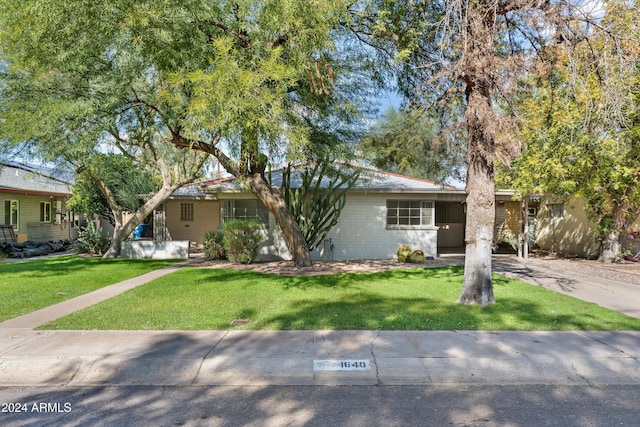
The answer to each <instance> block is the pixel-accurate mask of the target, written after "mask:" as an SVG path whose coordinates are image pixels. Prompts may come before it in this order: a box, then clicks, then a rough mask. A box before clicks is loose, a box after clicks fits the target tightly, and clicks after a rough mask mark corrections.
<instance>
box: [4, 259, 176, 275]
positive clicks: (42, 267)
mask: <svg viewBox="0 0 640 427" xmlns="http://www.w3.org/2000/svg"><path fill="white" fill-rule="evenodd" d="M171 262H178V260H175V261H166V260H148V259H145V260H142V259H122V258H118V259H103V258H86V257H80V256H61V257H52V258H45V259H34V260H29V261H24V262H12V263H2V264H0V272H1V273H3V274H20V275H21V276H22V277H34V278H40V279H42V278H46V277H51V276H55V277H59V276H61V275H66V274H70V273H74V272H80V271H81V272H90V271H91V270H92V269H94V268H98V267H101V266H105V265H108V264H114V265H116V266H123V267H126V268H135V267H136V266H140V269H141V270H144V271H149V270H151V269H159V268H163V267H166V266H167V265H169V264H170V263H171ZM141 274H142V273H141Z"/></svg>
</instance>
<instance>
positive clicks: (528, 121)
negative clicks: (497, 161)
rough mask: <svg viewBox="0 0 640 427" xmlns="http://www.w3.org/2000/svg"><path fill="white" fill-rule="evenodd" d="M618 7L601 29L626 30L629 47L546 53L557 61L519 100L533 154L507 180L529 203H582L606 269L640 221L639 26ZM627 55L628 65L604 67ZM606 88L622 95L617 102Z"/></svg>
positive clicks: (603, 40)
mask: <svg viewBox="0 0 640 427" xmlns="http://www.w3.org/2000/svg"><path fill="white" fill-rule="evenodd" d="M614 6H615V5H610V7H609V8H605V9H603V11H602V14H603V16H602V25H604V26H606V27H608V28H623V29H624V32H625V34H626V36H627V37H626V39H625V40H620V41H619V43H617V44H616V45H613V44H611V40H609V39H608V38H607V37H602V36H601V35H600V36H592V37H591V39H590V43H589V44H586V43H583V44H579V45H577V46H573V47H572V50H573V52H571V55H570V54H569V52H567V50H566V48H565V47H564V46H554V47H553V48H552V50H551V49H550V50H551V51H550V52H547V54H548V55H549V56H550V57H554V58H556V60H555V61H553V63H552V64H549V66H547V67H539V68H538V69H537V73H536V74H535V75H533V76H532V77H531V78H532V80H533V83H534V84H535V90H533V91H531V92H529V93H526V94H523V96H522V97H521V98H520V99H519V100H518V104H519V105H520V109H521V110H522V112H521V117H522V118H523V119H524V120H523V123H525V125H526V126H522V128H521V133H520V134H521V137H522V139H523V140H524V141H526V143H527V146H528V147H527V150H526V151H525V152H524V153H523V155H522V157H521V158H520V159H518V161H517V162H515V164H514V165H513V167H512V168H510V169H509V170H507V174H506V178H507V182H508V185H510V186H512V187H514V188H517V189H518V190H520V192H521V194H523V195H525V196H526V195H527V194H551V195H554V196H555V197H560V198H564V199H570V198H572V197H574V196H581V197H583V198H584V199H585V201H586V211H587V215H588V216H589V218H590V219H592V220H593V221H594V223H595V224H596V231H597V237H598V239H599V241H600V243H601V251H600V260H601V261H603V262H612V261H614V260H616V259H617V258H618V257H619V255H620V253H621V245H620V235H621V233H623V232H624V231H625V230H626V229H627V228H628V227H630V226H631V224H633V222H634V221H635V220H636V219H637V218H638V215H640V187H639V186H638V185H636V183H637V180H638V178H639V177H640V162H639V159H640V143H639V140H638V136H639V135H640V114H639V113H638V106H639V105H640V66H639V64H638V59H640V22H639V21H638V19H637V15H635V14H630V13H624V10H620V9H618V8H616V7H614ZM594 50H595V51H597V52H598V53H599V54H600V55H594V54H593V52H594ZM604 54H606V55H604ZM620 54H622V55H623V57H624V58H625V59H626V61H624V62H622V63H620V62H618V61H616V62H611V61H606V60H604V59H605V58H607V56H608V57H611V56H615V55H620ZM602 82H606V84H607V85H608V86H613V87H615V88H616V90H615V94H617V95H618V96H617V98H616V99H615V100H614V101H615V102H613V103H612V102H611V101H610V100H607V99H606V97H608V96H611V95H612V93H611V91H607V90H603V88H602Z"/></svg>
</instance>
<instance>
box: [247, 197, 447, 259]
mask: <svg viewBox="0 0 640 427" xmlns="http://www.w3.org/2000/svg"><path fill="white" fill-rule="evenodd" d="M388 199H401V200H434V201H435V198H429V196H427V195H411V194H406V195H405V194H353V193H352V194H349V195H348V196H347V202H346V204H345V207H344V209H343V210H342V215H341V216H340V219H339V221H338V224H336V226H335V227H334V228H333V229H332V230H331V232H330V233H329V234H328V235H327V237H326V239H325V240H330V244H331V245H332V246H333V251H332V252H331V251H330V250H328V249H329V244H327V245H326V247H325V245H320V247H319V248H318V249H317V250H314V251H313V252H312V253H311V256H312V257H313V258H314V259H316V260H317V259H324V260H331V259H333V260H336V261H346V260H359V259H393V258H395V257H396V250H397V249H398V247H399V246H401V245H409V246H410V247H411V248H412V249H414V250H416V249H419V250H422V251H423V252H424V254H425V256H426V257H433V258H436V257H437V242H438V240H437V239H438V237H437V233H438V228H437V227H435V226H431V227H421V228H419V229H417V228H407V229H387V225H386V215H387V200H388ZM274 230H277V231H274ZM268 236H269V237H268V240H267V241H266V242H265V243H264V244H263V245H262V246H261V248H260V251H259V256H258V258H259V259H268V258H274V257H278V258H282V259H287V260H289V259H291V254H290V253H289V251H288V250H287V245H286V243H285V241H284V238H283V237H282V233H281V232H280V231H279V228H278V227H277V225H276V224H275V222H274V221H273V219H271V224H270V227H269V231H268ZM325 249H327V250H325Z"/></svg>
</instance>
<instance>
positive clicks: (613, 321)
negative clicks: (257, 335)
mask: <svg viewBox="0 0 640 427" xmlns="http://www.w3.org/2000/svg"><path fill="white" fill-rule="evenodd" d="M462 274H463V268H462V267H447V268H437V269H411V270H393V271H387V272H382V273H375V274H337V275H330V276H299V277H281V276H277V275H269V274H261V273H255V272H248V271H241V270H217V269H202V268H184V269H182V270H180V271H177V272H175V273H173V274H170V275H168V276H164V277H162V278H159V279H157V280H155V281H153V282H151V283H149V284H147V285H144V286H141V287H139V288H136V289H133V290H131V291H128V292H126V293H124V294H122V295H120V296H118V297H115V298H112V299H110V300H108V301H105V302H103V303H100V304H98V305H96V306H93V307H90V308H87V309H85V310H82V311H80V312H77V313H73V314H71V315H69V316H67V317H64V318H62V319H59V320H57V321H55V322H52V323H51V324H48V325H45V326H44V327H43V328H44V329H103V330H105V329H158V330H207V329H236V328H237V329H271V330H290V329H299V330H304V329H371V330H375V329H384V330H454V329H468V330H469V329H483V330H640V319H635V318H632V317H628V316H625V315H623V314H621V313H618V312H615V311H612V310H608V309H605V308H601V307H599V306H597V305H595V304H591V303H588V302H583V301H580V300H577V299H574V298H571V297H568V296H565V295H562V294H558V293H555V292H551V291H548V290H546V289H544V288H541V287H537V286H532V285H529V284H526V283H524V282H521V281H517V280H510V279H507V278H505V277H502V276H499V275H495V276H494V288H495V294H496V299H497V301H498V303H497V304H495V305H492V306H489V307H487V308H485V309H483V308H481V307H479V306H463V305H460V304H458V303H457V302H456V299H457V298H458V296H459V293H460V289H461V285H462ZM238 319H248V320H249V321H248V323H245V324H241V325H238V326H231V322H232V321H233V320H238Z"/></svg>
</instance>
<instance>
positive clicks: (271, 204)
mask: <svg viewBox="0 0 640 427" xmlns="http://www.w3.org/2000/svg"><path fill="white" fill-rule="evenodd" d="M247 133H248V134H249V136H251V137H253V138H255V134H254V135H251V133H250V132H247ZM172 136H173V139H172V142H173V144H174V145H175V146H176V147H183V148H189V149H191V150H198V151H203V152H205V153H209V154H211V155H213V156H214V157H215V158H216V159H218V161H219V162H220V164H221V165H222V166H223V167H224V168H225V169H226V170H227V172H229V173H230V174H232V175H233V176H235V177H236V178H239V179H243V180H244V182H245V183H246V184H247V185H248V186H249V190H250V191H251V192H252V193H253V195H254V196H256V198H257V199H258V200H260V202H262V204H263V205H264V206H265V207H266V208H267V209H268V210H269V212H271V214H272V215H273V216H274V218H275V220H276V222H277V223H278V225H279V226H280V229H281V230H282V233H283V234H284V237H285V239H286V240H287V247H288V248H289V252H291V256H292V257H293V263H294V265H295V266H296V267H310V266H311V265H312V262H311V254H310V252H309V248H308V247H307V242H306V240H305V238H304V235H303V234H302V231H300V226H299V225H298V223H297V221H296V219H295V218H294V217H293V215H292V214H291V211H290V210H289V207H288V206H287V204H286V203H285V201H284V198H283V197H282V196H281V195H280V194H279V193H278V192H276V191H274V190H273V189H272V188H271V186H270V185H269V183H268V182H267V181H266V180H265V179H264V175H263V173H264V169H265V167H266V157H265V158H260V155H259V153H258V152H257V148H256V147H257V144H253V148H255V151H253V152H251V153H247V152H246V151H245V154H241V159H243V160H242V161H241V163H240V165H239V164H238V163H237V162H234V161H233V160H231V158H229V156H227V155H226V154H225V153H224V152H223V151H222V150H220V149H219V148H218V147H217V146H216V145H215V142H213V143H207V142H203V141H198V140H191V139H187V138H184V137H183V136H181V135H180V134H179V132H176V131H172ZM243 149H244V150H246V149H247V145H243ZM247 151H250V150H247ZM247 165H248V166H249V167H248V168H247Z"/></svg>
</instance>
